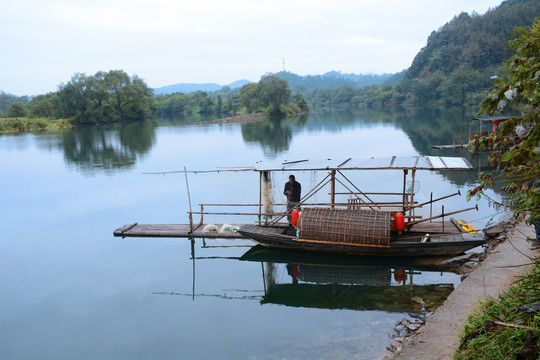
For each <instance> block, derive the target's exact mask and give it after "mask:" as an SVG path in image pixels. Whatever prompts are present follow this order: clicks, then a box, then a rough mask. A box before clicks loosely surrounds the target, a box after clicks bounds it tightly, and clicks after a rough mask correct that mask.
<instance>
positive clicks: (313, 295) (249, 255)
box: [240, 245, 454, 313]
mask: <svg viewBox="0 0 540 360" xmlns="http://www.w3.org/2000/svg"><path fill="white" fill-rule="evenodd" d="M240 260H244V261H257V262H261V263H263V264H264V266H263V268H262V269H263V270H262V277H263V282H264V296H263V297H262V299H261V303H262V304H280V305H286V306H293V307H307V308H322V309H349V310H378V311H386V312H400V313H402V312H420V310H421V309H422V308H425V309H428V310H433V309H435V308H437V307H439V306H440V305H441V304H442V303H443V302H444V300H445V299H446V298H447V297H448V295H450V293H451V292H452V291H453V290H454V284H453V283H452V282H449V281H442V282H440V281H441V279H443V278H442V276H443V273H440V276H439V277H438V278H436V279H435V282H433V281H428V282H426V279H423V278H422V277H424V278H425V277H426V275H425V274H424V275H422V274H423V273H422V272H426V271H432V272H433V271H435V270H437V269H436V266H435V265H430V264H418V263H415V259H400V258H397V259H386V258H373V257H367V258H366V257H346V256H345V257H343V256H332V255H330V256H326V255H322V254H321V255H318V254H305V253H299V252H289V251H282V250H275V249H267V248H264V247H262V246H260V245H257V246H255V247H253V248H252V249H250V250H249V251H248V252H246V253H245V254H244V255H243V256H242V257H241V258H240ZM432 264H436V261H434V262H433V263H432ZM285 274H286V275H285ZM415 279H417V280H418V281H419V282H420V284H418V283H416V284H415Z"/></svg>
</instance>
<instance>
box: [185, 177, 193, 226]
mask: <svg viewBox="0 0 540 360" xmlns="http://www.w3.org/2000/svg"><path fill="white" fill-rule="evenodd" d="M184 174H185V175H186V188H187V194H188V201H189V228H190V229H191V232H193V215H192V212H191V195H190V193H189V182H188V178H187V169H186V167H185V166H184Z"/></svg>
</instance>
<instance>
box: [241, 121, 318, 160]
mask: <svg viewBox="0 0 540 360" xmlns="http://www.w3.org/2000/svg"><path fill="white" fill-rule="evenodd" d="M303 119H307V117H306V116H304V117H303ZM298 123H299V124H305V120H301V119H299V120H298ZM292 137H293V134H292V129H291V124H290V122H288V121H286V120H285V119H271V120H267V121H265V122H263V123H247V124H242V138H243V139H244V141H245V142H246V143H256V144H260V145H261V147H262V149H263V152H264V155H265V156H266V157H268V158H270V159H274V158H275V157H276V155H277V154H280V153H282V152H285V151H287V150H288V149H289V144H290V142H291V140H292Z"/></svg>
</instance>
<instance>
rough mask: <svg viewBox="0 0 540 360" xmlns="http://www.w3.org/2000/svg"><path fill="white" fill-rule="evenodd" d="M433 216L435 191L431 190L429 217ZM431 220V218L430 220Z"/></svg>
mask: <svg viewBox="0 0 540 360" xmlns="http://www.w3.org/2000/svg"><path fill="white" fill-rule="evenodd" d="M432 216H433V191H432V192H431V196H430V197H429V217H432ZM429 222H431V220H429Z"/></svg>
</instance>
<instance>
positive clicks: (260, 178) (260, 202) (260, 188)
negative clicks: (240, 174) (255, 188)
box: [259, 171, 263, 224]
mask: <svg viewBox="0 0 540 360" xmlns="http://www.w3.org/2000/svg"><path fill="white" fill-rule="evenodd" d="M262 178H263V172H262V171H261V172H259V224H260V223H261V216H262V215H261V213H262Z"/></svg>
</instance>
